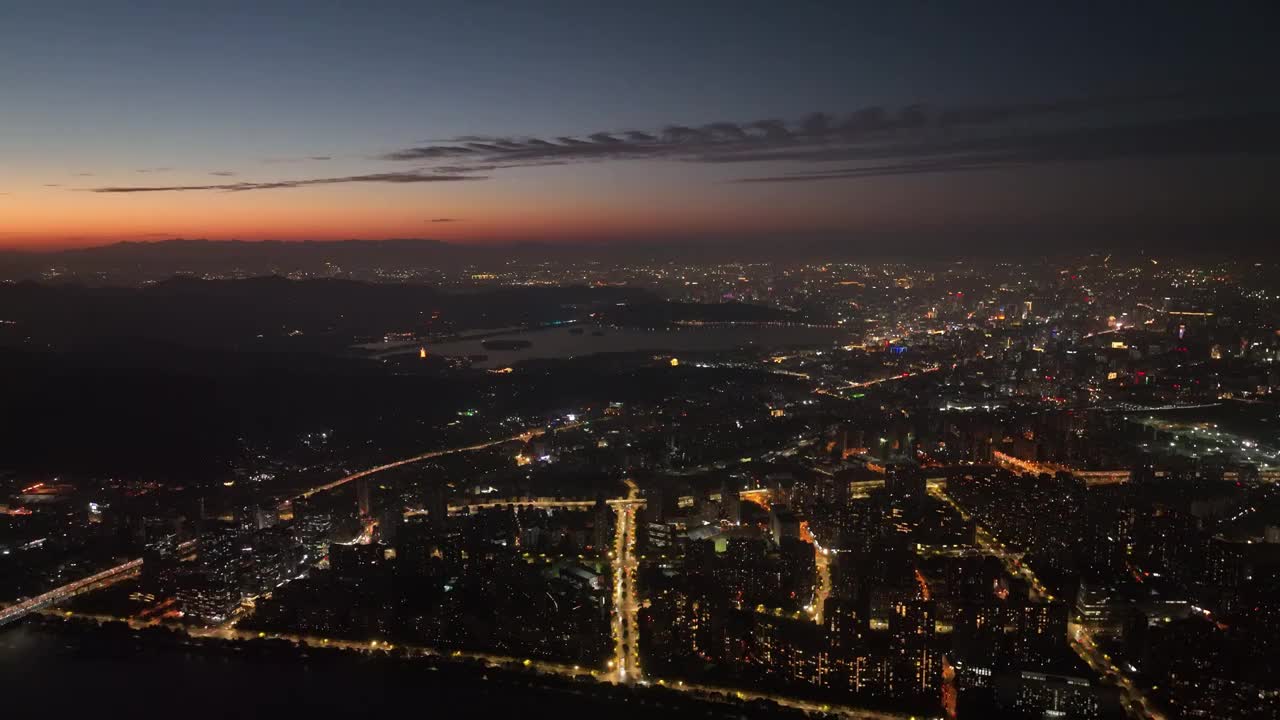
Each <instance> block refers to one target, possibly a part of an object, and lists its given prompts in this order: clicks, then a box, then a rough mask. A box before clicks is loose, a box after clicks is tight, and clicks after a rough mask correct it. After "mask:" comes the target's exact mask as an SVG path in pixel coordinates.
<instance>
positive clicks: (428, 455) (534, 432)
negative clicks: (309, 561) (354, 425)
mask: <svg viewBox="0 0 1280 720" xmlns="http://www.w3.org/2000/svg"><path fill="white" fill-rule="evenodd" d="M581 425H583V423H580V422H575V423H568V424H566V425H561V426H560V427H558V428H555V429H554V430H552V432H558V431H560V430H570V429H573V428H576V427H580V426H581ZM546 432H547V430H546V428H541V427H538V428H531V429H529V430H526V431H524V432H522V433H516V434H515V435H511V436H508V437H503V438H497V439H494V440H486V441H484V442H480V443H476V444H475V445H465V446H463V447H455V448H445V449H443V450H432V451H430V452H425V453H422V454H421V455H414V456H413V457H407V458H404V459H402V460H396V461H394V462H389V463H386V464H385V465H378V466H377V467H371V468H369V469H367V470H361V471H360V472H357V473H352V474H350V475H347V476H346V477H340V478H338V479H337V480H333V481H330V482H327V483H325V484H323V485H317V486H315V487H313V488H311V489H310V490H306V491H304V492H302V493H299V494H297V495H294V496H293V497H291V498H289V499H290V500H304V499H306V498H309V497H311V496H312V495H315V494H317V493H322V492H328V491H330V490H333V489H335V488H340V487H342V486H343V485H346V484H347V483H349V482H351V481H352V480H359V479H360V478H362V477H369V476H370V475H375V474H377V473H380V472H385V471H387V470H391V469H393V468H398V467H402V466H404V465H412V464H413V463H417V462H422V461H423V460H431V459H433V458H438V457H444V456H445V455H452V454H454V453H462V452H473V451H476V450H484V449H485V448H491V447H493V446H494V445H502V444H504V443H509V442H515V441H517V440H519V441H521V442H528V441H529V440H530V439H532V438H535V437H538V436H539V435H543V434H545V433H546Z"/></svg>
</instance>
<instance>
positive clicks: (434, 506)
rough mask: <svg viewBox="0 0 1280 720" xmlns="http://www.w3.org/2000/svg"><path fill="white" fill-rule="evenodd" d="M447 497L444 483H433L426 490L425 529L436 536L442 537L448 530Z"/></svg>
mask: <svg viewBox="0 0 1280 720" xmlns="http://www.w3.org/2000/svg"><path fill="white" fill-rule="evenodd" d="M448 498H449V496H448V494H447V492H446V491H445V487H444V483H441V482H433V483H432V484H431V487H430V488H428V489H427V497H426V511H427V527H428V528H429V529H430V531H431V532H432V533H433V534H435V535H437V536H443V535H446V534H447V533H448V529H449V500H448Z"/></svg>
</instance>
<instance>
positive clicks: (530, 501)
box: [404, 497, 644, 517]
mask: <svg viewBox="0 0 1280 720" xmlns="http://www.w3.org/2000/svg"><path fill="white" fill-rule="evenodd" d="M605 503H607V504H609V505H613V506H615V507H617V506H626V505H643V504H644V500H641V499H639V498H611V499H609V500H605ZM595 506H596V501H595V500H563V499H560V498H545V497H542V498H530V497H516V498H493V499H489V500H481V501H477V502H467V503H459V504H457V505H450V506H449V513H450V514H458V513H463V512H469V511H472V510H492V509H494V508H505V507H516V508H521V509H524V508H545V509H551V510H590V509H591V508H593V507H595ZM426 514H427V511H426V510H425V509H423V508H410V509H408V510H406V511H405V513H404V515H405V517H413V516H415V515H426Z"/></svg>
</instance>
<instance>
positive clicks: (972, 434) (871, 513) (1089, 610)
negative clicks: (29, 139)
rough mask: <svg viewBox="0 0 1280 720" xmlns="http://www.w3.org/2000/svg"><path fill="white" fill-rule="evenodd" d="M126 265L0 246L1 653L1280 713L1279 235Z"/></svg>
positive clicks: (778, 701)
mask: <svg viewBox="0 0 1280 720" xmlns="http://www.w3.org/2000/svg"><path fill="white" fill-rule="evenodd" d="M263 247H264V248H266V247H267V245H266V244H264V246H263ZM388 247H392V246H388ZM161 249H163V248H161ZM402 249H403V248H402ZM409 249H412V248H409ZM428 249H429V248H428ZM144 250H146V248H145V247H144V248H138V247H129V246H117V247H114V248H107V249H98V250H94V251H84V253H83V254H82V255H69V256H67V259H65V261H59V262H58V263H51V262H48V260H47V258H46V259H44V260H41V262H40V263H31V264H28V265H16V264H15V265H9V266H5V267H3V268H0V270H3V273H4V276H5V277H6V278H7V280H6V281H5V282H3V283H0V359H3V367H4V372H5V374H6V376H7V380H6V383H5V384H6V387H7V389H6V390H5V396H6V405H7V408H6V410H5V413H4V415H5V417H4V419H3V421H0V422H2V423H3V427H2V428H0V429H2V430H3V433H4V437H6V438H7V439H8V441H7V442H6V445H5V450H4V452H3V453H0V626H2V627H0V654H3V653H5V652H13V653H21V652H22V651H23V648H24V647H26V645H25V644H26V643H44V644H45V645H48V646H50V647H52V648H53V650H52V651H51V652H52V653H53V654H54V655H57V656H66V655H70V656H71V657H70V658H67V657H63V658H62V659H61V660H60V661H59V662H62V663H68V662H72V661H73V660H75V659H77V658H78V659H81V660H83V659H84V658H90V659H92V658H101V657H109V658H112V659H113V660H118V661H121V660H122V661H127V660H129V659H130V658H134V657H137V658H141V657H148V658H156V657H159V658H174V660H173V662H175V663H176V662H201V660H198V658H206V659H208V658H220V659H222V661H223V662H225V663H243V664H246V665H248V666H250V667H260V666H262V665H263V664H264V663H270V664H271V666H272V667H273V668H274V667H277V666H288V665H290V664H298V665H301V664H307V665H308V666H315V667H323V668H343V667H347V665H351V666H353V667H358V668H363V669H362V670H358V672H369V671H370V670H369V668H370V667H372V668H373V669H374V670H375V671H376V672H377V673H381V674H383V675H384V676H385V677H391V676H392V675H394V676H396V677H402V678H406V679H405V680H404V682H406V683H408V684H410V685H413V684H415V683H416V684H419V685H421V684H422V683H426V682H428V680H423V679H420V678H423V677H426V676H431V679H430V680H429V681H430V682H432V683H436V684H437V685H439V686H441V687H444V686H453V687H454V688H456V689H457V690H458V691H459V692H461V691H463V689H465V692H466V693H467V694H468V696H470V697H472V698H481V699H482V698H483V697H484V696H485V695H486V694H487V693H496V694H499V695H502V696H503V697H527V698H529V700H528V702H529V703H544V705H543V706H542V707H544V708H554V707H563V708H565V710H564V711H565V712H570V711H600V708H601V707H607V708H611V709H610V710H607V711H608V712H613V710H612V708H620V709H619V710H617V711H616V714H619V715H622V716H630V715H631V714H635V716H637V717H640V716H645V717H652V716H653V713H655V712H665V713H668V714H673V715H677V716H685V715H688V716H693V715H699V716H706V715H708V714H710V715H713V716H723V717H743V716H749V717H756V716H759V717H765V716H769V717H774V716H783V717H785V716H788V715H794V716H796V717H804V716H810V717H818V716H833V717H845V718H902V719H904V720H905V719H906V718H1004V717H1008V718H1122V717H1129V718H1146V719H1150V720H1161V719H1165V718H1168V719H1169V720H1174V719H1181V718H1240V719H1246V718H1275V717H1278V716H1280V680H1278V679H1277V678H1280V662H1278V659H1280V490H1278V488H1280V485H1277V481H1280V281H1278V280H1277V279H1278V278H1280V266H1277V265H1276V264H1275V263H1274V262H1265V263H1255V262H1253V261H1251V260H1248V261H1246V260H1241V259H1233V260H1221V261H1219V260H1206V259H1194V258H1193V259H1188V258H1183V257H1166V256H1162V255H1152V254H1139V253H1133V252H1131V253H1128V254H1126V255H1125V256H1124V257H1120V256H1119V255H1117V256H1115V257H1112V256H1110V255H1105V254H1095V255H1085V256H1079V257H1060V258H1053V259H1038V260H1037V259H1019V260H1016V261H1015V260H1007V261H1000V260H937V261H930V262H920V261H912V262H891V261H884V262H853V261H844V260H841V261H831V262H818V261H808V262H799V261H797V262H793V263H786V262H779V261H777V260H776V259H775V260H769V261H759V262H742V263H727V264H726V263H720V262H716V263H710V262H703V261H701V260H697V259H688V260H681V261H675V260H671V259H667V260H662V261H658V260H646V259H643V258H627V259H625V260H619V261H606V260H590V261H587V260H581V261H578V260H574V259H573V258H571V257H557V258H556V259H553V260H547V259H541V260H540V259H538V257H537V253H536V252H534V251H531V252H530V253H528V255H529V257H527V258H521V259H502V258H501V257H499V256H497V255H493V256H488V255H483V254H475V255H470V256H467V257H461V258H453V259H452V260H451V261H450V262H448V263H444V262H433V263H432V264H430V265H420V266H419V265H414V264H412V263H408V262H405V261H404V258H402V257H399V256H396V257H395V258H393V259H394V260H395V261H394V262H391V261H389V260H388V259H387V258H386V257H384V256H381V255H376V254H375V255H373V256H372V257H373V259H372V260H370V259H368V258H369V257H370V255H369V254H368V253H365V254H364V255H362V254H361V253H362V252H364V250H367V248H364V249H363V250H362V248H360V247H349V248H346V249H342V248H339V247H338V246H334V247H333V248H329V249H327V250H323V251H322V250H321V249H319V248H317V247H309V248H305V249H297V250H294V251H286V250H285V249H282V248H274V249H262V250H260V251H257V250H255V251H253V252H255V253H260V254H259V255H258V256H256V257H255V259H253V260H252V261H249V262H246V261H245V260H244V257H245V256H244V255H242V254H231V255H227V256H226V257H233V256H234V257H237V258H240V260H238V261H237V263H238V264H236V263H230V262H228V263H221V261H220V262H219V264H211V263H210V262H209V257H212V256H211V255H206V254H203V253H204V252H205V251H204V249H203V246H202V245H201V244H199V243H195V244H189V243H182V244H174V245H172V246H170V247H169V249H168V251H169V252H171V253H174V255H173V256H166V257H164V258H163V259H162V260H161V261H157V262H156V263H155V265H154V267H153V266H150V265H147V264H145V263H143V262H141V261H139V260H138V259H137V257H135V255H137V254H139V253H142V252H143V251H144ZM419 250H421V248H419ZM153 252H160V250H154V249H153ZM386 252H387V253H390V252H392V250H387V251H386ZM406 252H407V250H406ZM112 253H116V254H115V255H112ZM324 253H328V254H327V255H325V254H324ZM322 255H323V257H322ZM177 256H180V258H179V259H178V260H175V257H177ZM219 257H223V256H219ZM157 268H163V269H162V270H161V269H157ZM175 271H176V272H177V275H175ZM193 657H194V658H197V659H195V660H193V659H192V658H193ZM178 658H183V659H182V660H179V659H178ZM5 662H6V663H8V664H6V665H5V667H6V671H5V672H6V675H7V676H9V677H19V675H18V674H16V673H20V672H21V671H22V669H21V667H19V666H20V665H22V664H24V663H25V661H22V660H20V659H17V660H6V661H5ZM32 672H34V670H33V671H32ZM316 672H320V671H319V670H316ZM352 672H353V673H356V672H357V671H356V670H353V671H352ZM340 676H341V672H339V671H338V670H333V671H332V678H334V679H332V680H328V681H325V682H333V683H343V682H345V681H343V680H340V679H337V678H338V677H340ZM353 684H354V683H353ZM494 688H496V689H494ZM15 689H16V688H15ZM229 690H230V689H229ZM517 693H520V694H519V695H517ZM480 702H483V700H480ZM598 703H607V705H599V706H597V705H596V704H598ZM506 711H507V710H504V712H506ZM513 711H515V712H520V709H519V706H518V705H517V706H516V707H515V708H513Z"/></svg>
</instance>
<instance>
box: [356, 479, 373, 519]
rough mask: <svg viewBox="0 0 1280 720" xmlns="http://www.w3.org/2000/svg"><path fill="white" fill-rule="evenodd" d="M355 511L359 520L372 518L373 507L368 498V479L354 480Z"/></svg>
mask: <svg viewBox="0 0 1280 720" xmlns="http://www.w3.org/2000/svg"><path fill="white" fill-rule="evenodd" d="M356 510H357V512H359V514H360V519H361V520H367V519H369V518H370V517H372V512H373V507H372V505H371V503H370V498H369V478H367V477H362V478H359V479H357V480H356Z"/></svg>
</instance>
